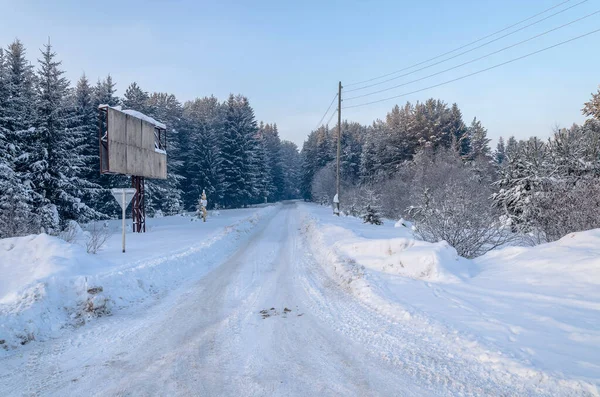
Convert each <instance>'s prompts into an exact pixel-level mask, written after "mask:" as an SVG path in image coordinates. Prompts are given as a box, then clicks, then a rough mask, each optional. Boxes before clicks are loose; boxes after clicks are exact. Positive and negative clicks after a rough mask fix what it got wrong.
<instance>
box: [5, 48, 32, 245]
mask: <svg viewBox="0 0 600 397" xmlns="http://www.w3.org/2000/svg"><path fill="white" fill-rule="evenodd" d="M5 73H6V83H7V87H6V91H7V96H5V97H4V100H5V102H4V105H3V107H4V109H3V111H2V116H0V118H1V119H2V121H0V122H1V123H2V124H3V126H4V132H5V137H6V140H7V143H8V145H9V146H8V148H9V149H10V151H11V153H12V158H13V159H14V165H13V169H14V171H15V173H16V177H17V178H18V181H19V184H18V186H14V190H13V192H12V194H10V195H6V197H5V199H6V200H5V205H7V206H8V207H7V208H10V211H12V212H14V213H15V214H20V215H19V216H17V215H15V217H21V220H23V222H19V224H20V225H27V227H26V231H25V232H33V233H35V232H37V231H38V230H39V223H38V222H37V218H35V217H34V216H33V210H34V200H33V196H34V193H33V189H32V184H31V181H30V180H29V173H28V166H29V161H30V159H29V155H30V153H34V152H35V147H34V142H32V139H31V132H32V127H33V125H34V122H35V106H34V105H35V88H34V83H35V75H34V72H33V66H32V65H31V64H30V63H29V61H27V59H26V51H25V47H24V46H23V44H22V43H21V42H20V41H19V40H15V41H14V42H13V43H11V44H10V45H9V46H8V48H7V50H6V53H5ZM22 232H23V231H22V230H20V231H16V230H15V231H14V233H12V234H16V233H19V234H20V233H22Z"/></svg>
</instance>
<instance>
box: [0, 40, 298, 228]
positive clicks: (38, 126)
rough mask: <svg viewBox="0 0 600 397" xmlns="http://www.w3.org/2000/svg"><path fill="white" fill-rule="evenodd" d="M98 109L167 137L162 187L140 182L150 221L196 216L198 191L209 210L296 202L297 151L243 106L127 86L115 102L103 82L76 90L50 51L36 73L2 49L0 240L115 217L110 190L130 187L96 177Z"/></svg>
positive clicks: (238, 100) (241, 101)
mask: <svg viewBox="0 0 600 397" xmlns="http://www.w3.org/2000/svg"><path fill="white" fill-rule="evenodd" d="M100 104H108V105H111V106H122V107H123V108H128V109H135V110H138V111H141V112H143V113H145V114H147V115H149V116H151V117H154V118H155V119H157V120H160V121H162V122H163V123H165V124H166V125H167V127H168V137H169V139H168V156H167V161H168V178H167V179H166V180H147V182H146V190H147V192H146V194H147V196H146V200H147V202H146V209H147V212H148V214H149V215H153V214H154V213H155V212H156V211H161V212H163V213H164V214H175V213H178V212H181V211H185V210H195V209H196V205H197V203H198V199H199V197H200V195H201V193H202V190H203V189H204V190H206V193H207V195H208V198H209V206H210V207H212V208H214V207H222V208H234V207H242V206H247V205H250V204H255V203H260V202H264V201H265V200H269V201H277V200H282V199H291V198H296V197H298V196H299V192H300V191H299V178H300V164H301V163H300V155H299V153H298V148H297V147H296V145H295V144H293V143H292V142H288V141H282V140H281V139H280V137H279V132H278V129H277V125H276V124H268V123H267V124H265V123H262V122H261V123H258V122H257V120H256V117H255V115H254V111H253V109H252V107H251V106H250V103H249V101H248V99H247V98H245V97H244V96H241V95H230V97H229V98H228V99H227V100H226V101H223V102H221V101H219V100H218V99H216V98H215V97H213V96H210V97H204V98H198V99H195V100H193V101H188V102H186V103H184V104H182V103H180V102H179V101H178V100H177V98H176V97H175V96H174V95H172V94H168V93H148V92H146V91H144V90H143V89H142V88H140V87H139V86H138V85H137V84H136V83H132V84H131V85H130V86H129V87H128V88H127V89H126V91H125V92H124V94H123V97H118V96H117V95H116V84H115V83H114V82H113V80H112V78H111V76H110V75H109V76H108V77H106V78H105V79H102V80H98V82H97V83H96V84H95V85H93V84H91V83H90V82H89V80H88V78H87V77H86V76H85V75H83V76H82V77H81V78H80V79H79V81H78V82H77V84H76V85H75V86H74V87H73V86H71V84H70V82H69V81H68V80H67V79H66V78H65V77H64V71H63V70H62V69H61V63H60V62H59V61H58V60H57V57H56V54H55V53H54V52H53V50H52V46H51V45H50V44H47V45H45V46H44V47H43V49H42V50H41V54H40V57H39V59H38V61H37V66H36V67H34V66H33V65H32V64H31V63H30V62H29V60H28V59H27V54H26V50H25V48H24V46H23V44H22V43H21V42H20V41H18V40H16V41H14V42H13V43H12V44H10V45H9V46H8V47H7V48H6V49H0V238H3V237H8V236H18V235H23V234H27V233H38V232H40V231H45V232H48V233H57V232H58V231H60V230H61V228H63V227H64V226H65V225H66V223H67V222H68V221H70V220H74V221H77V222H87V221H90V220H94V219H104V218H108V217H112V216H115V215H116V214H117V213H118V206H117V203H116V201H115V200H114V199H113V198H112V197H111V195H110V190H109V189H110V188H112V187H127V186H129V185H130V181H129V179H128V178H127V177H125V176H114V175H113V176H109V175H100V173H99V160H98V106H99V105H100Z"/></svg>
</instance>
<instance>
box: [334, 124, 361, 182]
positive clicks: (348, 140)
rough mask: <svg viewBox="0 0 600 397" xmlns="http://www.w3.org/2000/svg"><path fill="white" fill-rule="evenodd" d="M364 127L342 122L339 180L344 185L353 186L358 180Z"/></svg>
mask: <svg viewBox="0 0 600 397" xmlns="http://www.w3.org/2000/svg"><path fill="white" fill-rule="evenodd" d="M364 136H365V127H363V126H362V125H360V124H359V123H355V122H352V123H349V122H347V121H344V122H342V137H341V154H340V178H341V180H342V181H343V183H344V184H345V185H355V184H357V183H358V182H359V180H360V161H361V153H362V143H363V140H364Z"/></svg>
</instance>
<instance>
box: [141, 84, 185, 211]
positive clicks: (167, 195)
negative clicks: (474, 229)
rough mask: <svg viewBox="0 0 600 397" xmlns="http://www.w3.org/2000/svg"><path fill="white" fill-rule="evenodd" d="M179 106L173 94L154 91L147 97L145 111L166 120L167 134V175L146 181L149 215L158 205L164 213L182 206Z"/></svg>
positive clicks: (164, 121)
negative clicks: (163, 177) (164, 177)
mask: <svg viewBox="0 0 600 397" xmlns="http://www.w3.org/2000/svg"><path fill="white" fill-rule="evenodd" d="M182 112H183V109H182V106H181V103H180V102H179V101H178V100H177V98H176V97H175V96H174V95H172V94H167V93H153V94H152V95H150V97H149V99H148V115H149V116H151V117H153V118H155V119H156V120H158V121H161V122H162V123H164V124H166V125H167V127H168V132H167V137H168V142H167V153H168V155H167V179H165V180H151V179H149V180H147V181H146V193H147V196H146V200H147V201H146V210H147V211H148V213H149V214H150V215H151V214H153V213H154V211H156V210H158V209H160V210H162V212H163V213H164V214H165V215H173V214H177V213H179V212H180V211H181V210H182V209H183V203H182V199H181V194H182V191H181V187H180V183H181V182H182V180H183V178H182V177H181V175H180V173H179V172H180V170H181V167H182V164H183V162H182V159H181V153H180V147H179V141H178V135H179V128H180V126H181V124H182Z"/></svg>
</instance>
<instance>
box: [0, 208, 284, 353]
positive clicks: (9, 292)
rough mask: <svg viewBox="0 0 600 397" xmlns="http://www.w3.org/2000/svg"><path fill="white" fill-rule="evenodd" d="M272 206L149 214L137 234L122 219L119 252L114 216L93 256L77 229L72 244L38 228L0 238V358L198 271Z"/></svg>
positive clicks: (226, 250)
mask: <svg viewBox="0 0 600 397" xmlns="http://www.w3.org/2000/svg"><path fill="white" fill-rule="evenodd" d="M275 210H276V208H275V207H265V208H252V209H241V210H228V211H220V212H213V213H212V214H213V215H214V216H212V217H211V219H210V221H209V222H207V223H203V222H201V221H197V218H195V217H189V216H174V217H165V218H156V219H151V218H149V219H147V231H148V232H147V233H145V234H134V233H132V232H131V228H130V221H131V220H130V219H129V220H128V221H129V223H128V225H127V226H128V227H127V252H126V253H122V252H121V221H117V220H115V221H110V222H108V228H109V230H110V231H111V232H112V235H111V236H110V238H109V240H108V241H107V243H106V245H105V246H104V247H103V248H102V249H101V251H99V252H98V253H97V254H96V255H92V254H88V253H87V252H86V249H85V237H84V236H83V235H79V236H78V238H77V240H76V242H75V243H74V244H70V243H67V242H65V241H63V240H61V239H59V238H57V237H51V236H48V235H46V234H42V235H31V236H26V237H18V238H9V239H2V240H0V274H2V277H0V341H3V343H1V344H0V357H1V356H2V355H3V354H7V352H10V351H11V350H12V349H14V348H16V347H18V346H20V345H21V344H26V343H28V342H30V341H31V340H37V341H43V340H46V339H47V338H49V337H53V336H56V335H58V334H59V333H60V331H61V329H63V328H64V327H67V326H79V325H82V324H84V323H85V322H86V321H88V320H90V319H92V318H95V317H97V316H98V315H102V314H107V313H108V312H114V311H115V310H123V309H125V308H129V307H131V306H135V305H136V304H140V303H144V302H146V301H147V300H149V299H150V301H152V300H154V299H155V298H157V297H160V296H161V295H163V294H164V293H166V292H168V291H170V290H172V289H173V288H175V287H176V286H177V285H179V284H180V283H181V282H182V281H184V280H186V279H189V278H192V279H193V278H199V277H201V276H202V275H203V274H205V273H206V272H208V271H209V270H211V269H212V268H213V267H214V266H215V265H218V264H219V263H220V261H222V260H223V259H224V258H225V257H226V256H227V254H228V253H231V252H232V251H235V248H236V247H237V246H239V245H240V244H241V243H243V241H244V237H247V236H248V235H249V233H250V231H251V230H252V228H253V227H255V226H256V225H257V224H258V223H259V221H260V220H261V219H263V218H268V217H269V215H270V214H272V213H273V212H274V211H275ZM100 227H102V226H101V225H100ZM100 289H101V290H100ZM88 291H90V292H91V293H90V292H88Z"/></svg>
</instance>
